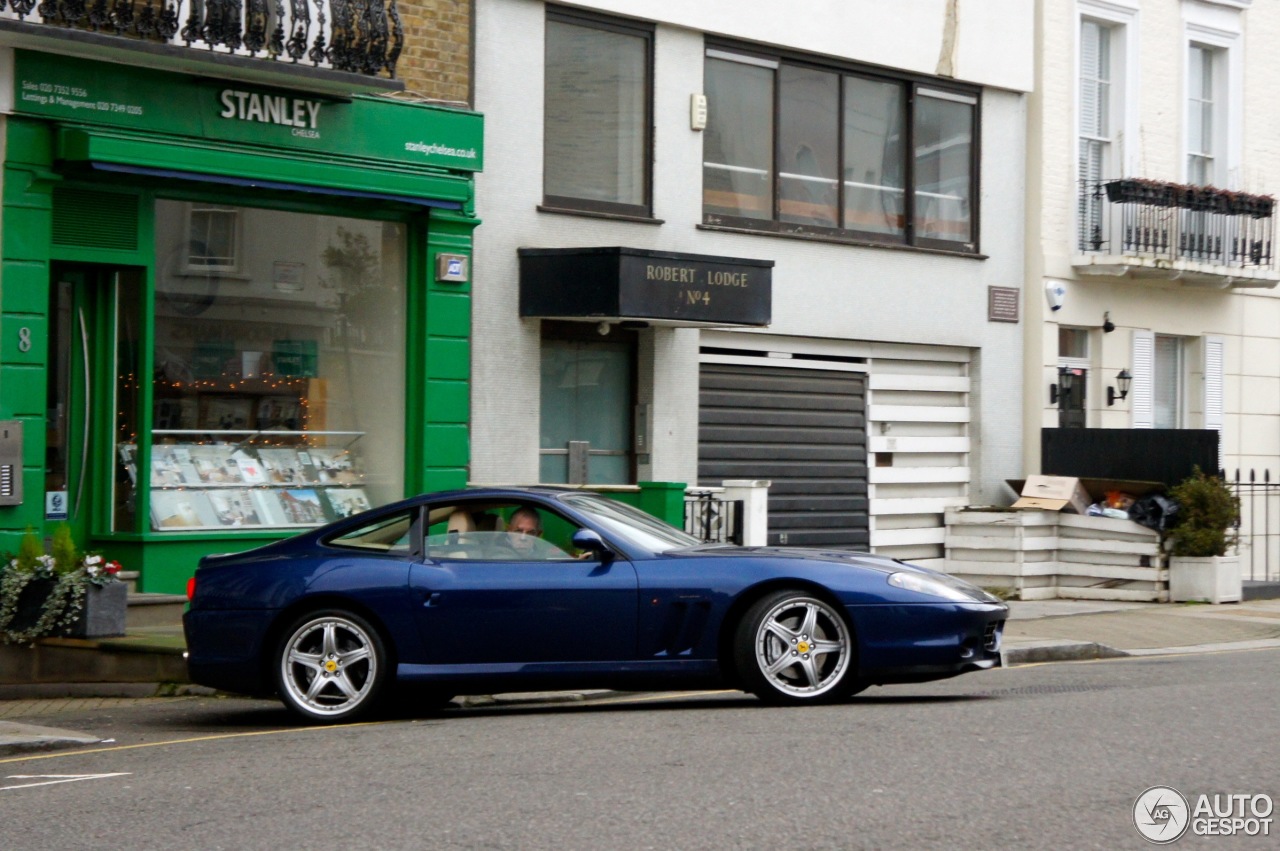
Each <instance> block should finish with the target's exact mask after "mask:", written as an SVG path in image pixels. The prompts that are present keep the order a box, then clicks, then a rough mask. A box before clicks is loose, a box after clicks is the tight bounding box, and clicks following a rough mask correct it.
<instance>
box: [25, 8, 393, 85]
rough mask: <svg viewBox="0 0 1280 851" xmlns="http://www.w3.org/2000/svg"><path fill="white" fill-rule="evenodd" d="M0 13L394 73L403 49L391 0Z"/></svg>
mask: <svg viewBox="0 0 1280 851" xmlns="http://www.w3.org/2000/svg"><path fill="white" fill-rule="evenodd" d="M0 17H2V18H9V19H11V20H19V21H22V22H24V23H34V24H44V25H47V26H49V27H50V28H51V29H52V28H55V27H56V28H61V29H72V30H82V31H89V32H95V33H101V34H103V35H108V36H118V37H121V38H134V39H143V40H146V41H149V42H153V43H162V44H172V45H175V46H179V47H187V48H192V49H203V50H209V51H216V52H219V53H223V54H232V55H236V56H244V57H248V58H250V59H258V60H261V61H264V62H287V63H293V64H297V65H309V66H312V67H315V68H325V69H330V70H336V71H348V72H352V73H356V74H364V75H368V76H379V75H381V74H382V73H383V72H384V71H385V72H386V73H387V75H388V76H390V77H392V78H394V77H395V71H396V62H397V61H398V60H399V58H400V53H401V51H402V50H403V49H404V27H403V25H402V24H401V22H400V14H399V11H398V10H397V8H396V0H287V2H286V0H43V2H38V0H0Z"/></svg>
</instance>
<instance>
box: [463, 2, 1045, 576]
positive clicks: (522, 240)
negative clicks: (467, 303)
mask: <svg viewBox="0 0 1280 851" xmlns="http://www.w3.org/2000/svg"><path fill="white" fill-rule="evenodd" d="M1033 12H1034V9H1033V8H1032V6H1031V4H1027V3H1023V2H1019V0H916V2H912V3H910V4H898V3H894V4H888V3H881V2H873V0H818V2H813V3H808V4H804V5H803V6H802V7H797V6H785V5H779V4H775V3H763V2H747V3H743V2H730V0H702V2H698V3H667V2H663V3H653V2H640V0H598V1H597V2H583V3H575V4H571V5H551V4H547V3H543V2H539V1H538V0H477V2H476V12H475V27H476V29H475V45H476V52H475V78H474V81H475V107H476V109H478V110H479V111H481V112H483V113H484V114H485V117H486V137H487V138H486V165H485V171H484V173H483V175H481V176H480V178H479V184H478V209H479V210H481V211H482V217H483V219H484V224H483V226H482V227H481V228H479V229H478V230H477V231H476V249H475V251H476V253H475V263H474V270H475V281H476V285H475V288H474V302H473V317H472V319H473V339H474V347H473V352H472V379H473V391H472V401H471V406H472V433H471V458H472V466H471V471H470V478H471V480H472V481H475V482H498V481H501V482H530V481H542V482H545V483H552V482H564V481H587V482H591V483H631V482H635V481H645V480H656V481H679V482H686V483H689V484H691V485H692V484H701V485H704V486H706V485H719V484H720V483H721V481H723V480H725V479H757V480H769V481H771V482H772V483H773V484H772V487H771V489H770V525H769V540H770V542H774V543H789V544H802V545H803V544H817V545H833V546H850V547H865V546H868V545H869V546H870V547H871V548H873V549H874V550H876V551H879V552H884V553H889V554H892V555H897V556H901V557H908V558H913V559H917V560H922V561H925V562H926V563H927V562H928V561H929V560H931V559H940V558H941V556H942V549H941V548H942V541H943V532H944V530H943V522H942V515H943V511H944V509H945V508H946V507H948V506H952V505H963V504H968V503H975V502H979V503H980V502H994V501H1000V500H1003V499H1004V497H1005V491H1004V490H1003V488H1004V485H1003V480H1004V479H1005V478H1008V477H1010V476H1012V475H1017V474H1018V473H1020V472H1021V470H1022V465H1023V459H1024V457H1025V456H1026V454H1027V453H1026V452H1025V451H1024V447H1023V440H1024V436H1023V434H1024V432H1023V430H1022V429H1021V428H1020V427H1019V424H1018V422H1017V418H1016V416H1015V414H1014V412H1015V411H1017V410H1019V409H1020V407H1021V406H1022V393H1023V391H1024V389H1025V388H1026V387H1027V386H1028V385H1029V384H1032V383H1037V384H1038V383H1039V374H1040V372H1041V370H1036V371H1035V372H1036V374H1037V380H1036V382H1031V381H1029V380H1024V377H1023V357H1022V346H1023V341H1024V333H1023V332H1024V325H1023V322H1024V316H1023V311H1024V310H1026V308H1027V305H1026V301H1027V299H1026V298H1025V297H1023V298H1022V300H1021V301H1020V300H1019V297H1020V295H1022V294H1023V284H1024V282H1025V280H1026V279H1027V276H1026V274H1025V269H1024V263H1025V260H1026V257H1027V256H1028V251H1027V249H1026V245H1025V240H1024V226H1025V223H1026V222H1027V221H1028V216H1027V209H1026V207H1025V202H1024V197H1025V193H1024V189H1025V187H1024V181H1025V178H1026V174H1027V163H1026V160H1025V151H1026V148H1027V140H1026V127H1027V93H1028V92H1029V91H1030V90H1031V88H1032V84H1033V76H1034V75H1033V70H1034V61H1033V30H1034V22H1033ZM572 249H618V250H616V251H615V250H610V251H595V252H590V251H585V250H578V251H573V250H572ZM1030 254H1031V255H1033V256H1035V255H1037V252H1030ZM602 293H603V294H604V295H607V296H608V297H609V298H604V297H603V296H602ZM1035 316H1036V317H1037V318H1036V322H1037V323H1039V322H1041V321H1042V317H1040V314H1039V311H1037V312H1036V313H1035ZM761 317H763V320H762V319H761ZM1033 336H1034V335H1033ZM1036 351H1039V349H1038V348H1037V349H1036Z"/></svg>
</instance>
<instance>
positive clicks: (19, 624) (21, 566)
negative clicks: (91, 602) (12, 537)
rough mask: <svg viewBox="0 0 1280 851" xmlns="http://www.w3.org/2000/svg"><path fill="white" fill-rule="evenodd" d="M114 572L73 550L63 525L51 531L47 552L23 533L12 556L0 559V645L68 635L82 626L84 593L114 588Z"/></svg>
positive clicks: (106, 563)
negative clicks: (50, 543)
mask: <svg viewBox="0 0 1280 851" xmlns="http://www.w3.org/2000/svg"><path fill="white" fill-rule="evenodd" d="M119 571H120V565H119V564H118V563H116V562H114V561H107V560H105V559H103V557H102V556H100V555H98V554H96V553H88V554H81V553H80V552H78V551H77V550H76V546H75V542H74V541H73V540H72V539H71V529H70V528H69V527H66V526H60V527H58V528H57V529H56V530H55V531H54V534H53V542H52V546H51V547H50V552H49V553H48V554H46V553H45V552H44V547H43V545H42V544H41V542H40V539H39V538H38V537H36V534H35V532H33V531H32V530H30V529H28V530H27V534H26V535H24V536H23V538H22V542H21V544H20V545H19V547H18V553H17V554H16V555H10V556H7V557H5V558H3V559H2V560H0V641H3V642H4V643H5V644H31V643H33V642H34V641H35V640H36V639H37V638H41V637H43V636H49V635H69V634H71V633H72V632H73V631H74V630H75V629H76V627H77V625H79V624H82V623H83V622H84V618H83V616H84V610H85V601H86V598H87V597H88V595H89V594H90V593H94V592H96V591H98V590H99V589H103V588H107V587H108V586H114V585H120V582H119V579H118V578H117V576H116V574H117V573H119ZM121 587H123V585H121ZM111 590H112V591H114V590H115V589H114V588H112V589H111ZM110 596H111V597H112V598H116V597H119V596H120V595H118V594H114V593H113V594H111V595H110ZM120 599H123V597H120Z"/></svg>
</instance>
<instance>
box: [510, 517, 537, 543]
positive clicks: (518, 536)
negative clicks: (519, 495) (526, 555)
mask: <svg viewBox="0 0 1280 851" xmlns="http://www.w3.org/2000/svg"><path fill="white" fill-rule="evenodd" d="M507 533H508V534H509V535H510V537H511V545H512V546H514V547H516V548H517V549H521V550H528V549H532V548H533V540H534V538H536V537H538V524H537V522H536V521H535V520H534V519H533V518H532V517H528V516H526V515H524V514H520V515H517V516H516V517H514V518H513V519H512V520H511V524H510V525H509V526H507Z"/></svg>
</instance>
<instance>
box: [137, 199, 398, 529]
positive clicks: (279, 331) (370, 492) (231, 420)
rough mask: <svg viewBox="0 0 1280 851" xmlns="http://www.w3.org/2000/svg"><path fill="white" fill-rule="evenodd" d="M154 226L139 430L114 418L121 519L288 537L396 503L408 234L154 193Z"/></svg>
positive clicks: (386, 225) (380, 225)
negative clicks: (146, 385)
mask: <svg viewBox="0 0 1280 851" xmlns="http://www.w3.org/2000/svg"><path fill="white" fill-rule="evenodd" d="M156 221H157V225H156V254H157V258H158V261H159V268H158V269H157V272H156V298H155V308H154V310H155V335H154V343H153V345H154V349H153V359H152V360H153V364H154V366H153V373H152V376H151V382H150V385H151V398H152V404H151V417H150V423H149V426H150V429H149V434H148V435H147V439H140V437H139V434H138V431H139V429H138V428H137V426H136V425H135V421H134V420H133V419H131V418H128V417H125V416H122V417H121V418H120V419H119V420H118V421H117V429H116V453H117V456H118V458H117V463H118V470H119V474H118V475H117V476H116V502H117V508H118V510H117V517H118V518H123V519H122V520H121V521H120V523H119V525H120V526H121V527H122V528H123V527H124V526H125V525H126V524H127V525H132V524H133V523H134V522H135V521H133V520H130V519H129V516H130V513H132V512H135V511H136V515H141V516H138V517H137V520H138V521H141V523H140V525H142V526H143V527H144V528H148V526H149V529H150V531H151V532H157V533H171V532H189V531H211V530H232V529H263V530H266V529H279V528H285V529H287V528H297V527H307V526H316V525H320V524H323V523H327V522H329V521H332V520H335V519H339V518H343V517H348V516H351V515H353V514H356V513H359V512H361V511H364V510H366V509H368V508H370V507H372V506H375V505H381V504H385V503H387V502H391V501H394V500H396V499H400V498H402V497H403V496H404V390H403V386H404V374H405V363H404V358H405V355H404V352H405V343H404V339H405V316H404V284H403V282H404V278H405V270H404V263H405V247H404V246H405V232H404V226H403V225H401V224H397V223H392V222H379V221H368V220H357V219H348V218H339V217H330V216H316V215H300V214H296V213H290V212H283V211H276V210H265V209H255V208H249V207H239V206H219V205H211V204H198V203H188V202H179V201H165V200H161V201H158V202H157V216H156ZM120 375H121V382H122V386H121V393H123V392H124V390H125V389H126V388H125V386H124V385H125V384H127V382H128V381H131V380H132V374H131V370H127V369H121V370H120ZM123 407H124V406H122V409H123ZM143 491H145V492H146V494H147V495H148V496H147V498H146V499H142V498H140V493H141V492H143ZM148 521H149V522H148Z"/></svg>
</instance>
